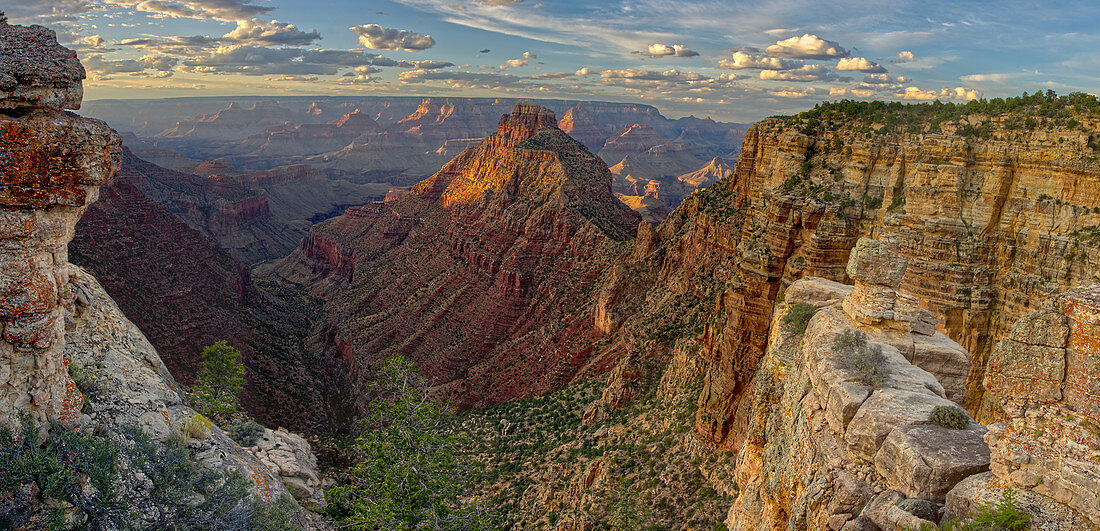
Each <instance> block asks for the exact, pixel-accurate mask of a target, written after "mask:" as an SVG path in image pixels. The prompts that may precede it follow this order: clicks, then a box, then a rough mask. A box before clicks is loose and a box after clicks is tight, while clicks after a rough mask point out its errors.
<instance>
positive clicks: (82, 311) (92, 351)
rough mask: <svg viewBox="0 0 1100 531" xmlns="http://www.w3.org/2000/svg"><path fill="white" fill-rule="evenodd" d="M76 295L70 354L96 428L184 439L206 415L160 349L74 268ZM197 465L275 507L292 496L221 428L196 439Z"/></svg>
mask: <svg viewBox="0 0 1100 531" xmlns="http://www.w3.org/2000/svg"><path fill="white" fill-rule="evenodd" d="M67 270H68V274H69V286H70V287H71V289H72V290H73V292H74V293H75V294H76V295H75V302H74V303H73V305H72V306H71V313H69V314H68V316H67V322H66V329H67V334H66V338H67V344H66V346H65V354H66V355H67V356H68V357H69V358H70V359H71V360H72V363H73V364H74V367H75V368H76V371H75V372H77V373H79V374H81V385H82V386H84V387H85V388H86V389H88V390H89V391H88V393H89V397H88V398H89V400H88V407H87V408H86V411H87V412H88V414H89V416H90V420H91V422H92V423H94V424H96V425H98V426H101V427H103V428H105V429H107V430H108V431H109V432H110V433H111V434H112V435H113V436H114V438H115V439H116V440H117V439H120V438H122V429H123V428H124V427H127V426H137V427H139V428H141V430H142V431H144V432H145V433H146V434H148V435H150V436H152V437H154V438H155V439H157V440H159V441H164V440H167V439H168V438H169V437H170V436H172V435H173V434H174V433H177V432H179V431H180V430H181V429H182V428H183V426H184V425H185V424H186V423H187V421H188V420H189V419H192V418H194V417H196V416H197V415H198V413H196V412H195V410H193V409H191V408H190V407H188V406H187V404H186V402H185V400H184V396H183V391H182V389H181V388H180V386H179V384H178V383H176V380H175V378H173V377H172V374H171V373H170V372H169V371H168V367H167V366H166V365H165V364H164V362H163V361H161V358H160V355H159V354H157V351H156V349H155V348H153V345H151V344H150V343H149V341H148V340H147V339H146V338H145V335H144V334H142V333H141V330H138V328H137V327H136V326H134V324H133V323H131V322H130V320H129V319H127V318H126V316H125V315H123V314H122V312H121V311H120V310H119V309H118V306H116V305H115V303H114V301H112V300H111V297H110V296H108V295H107V292H106V291H104V290H103V287H102V286H101V285H100V284H99V282H97V281H96V279H95V278H94V277H92V276H91V275H89V274H88V273H86V272H84V271H83V270H81V269H79V268H76V267H74V266H68V267H67ZM188 446H189V447H190V448H191V449H192V450H193V452H194V458H195V460H196V461H198V462H200V463H202V464H203V465H204V466H205V467H207V468H210V469H212V470H218V471H222V472H226V471H229V470H239V471H241V472H243V473H244V474H245V477H247V478H248V479H249V481H250V482H251V483H252V485H253V489H254V492H255V493H256V494H258V495H260V496H261V497H262V498H263V499H264V500H265V501H268V502H271V501H274V500H275V499H277V498H278V497H279V495H280V494H286V489H285V488H283V485H282V483H281V482H280V481H279V476H278V475H276V473H274V472H272V470H273V469H269V468H268V467H266V466H264V464H263V463H262V462H261V461H260V460H258V459H257V458H256V457H255V456H253V455H252V453H251V452H249V451H248V450H245V449H243V448H241V447H240V445H238V444H237V443H236V442H234V441H233V440H232V439H230V438H229V436H228V435H226V434H225V432H223V431H222V430H221V429H220V428H218V427H217V426H210V427H209V434H208V435H207V436H205V437H202V438H198V439H196V438H190V439H189V440H188Z"/></svg>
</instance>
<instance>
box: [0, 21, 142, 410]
mask: <svg viewBox="0 0 1100 531" xmlns="http://www.w3.org/2000/svg"><path fill="white" fill-rule="evenodd" d="M83 79H84V68H83V67H82V66H81V65H80V62H79V61H78V60H77V57H76V53H75V52H73V51H71V50H67V49H65V48H62V47H61V46H59V45H58V44H57V39H56V36H55V34H54V32H53V31H51V30H48V29H46V28H44V27H41V26H12V25H9V24H8V23H7V22H6V21H2V20H0V232H2V233H3V240H2V242H0V320H2V322H3V338H2V340H0V358H2V359H0V412H2V413H3V416H4V417H5V420H11V419H12V418H13V417H14V415H16V414H17V413H18V412H20V411H23V412H29V413H30V414H31V416H32V417H33V418H34V419H35V420H37V421H39V422H42V421H47V420H48V421H57V422H60V423H62V424H65V425H68V426H73V425H76V424H78V423H79V421H80V409H81V406H82V405H83V403H84V399H83V397H82V396H81V394H80V392H79V391H78V390H77V389H76V386H75V384H74V383H73V381H72V379H71V378H70V377H69V373H68V370H67V367H68V362H67V361H66V359H65V357H64V353H63V351H64V346H65V334H64V330H65V314H66V312H67V311H70V310H71V308H72V305H73V301H74V294H73V292H72V291H71V290H70V289H68V288H69V279H68V270H67V268H66V266H67V264H68V249H67V245H68V243H69V240H70V239H72V237H73V228H74V226H75V225H76V222H77V220H78V219H79V218H80V216H81V214H82V213H83V212H84V209H85V207H87V206H88V204H89V203H91V202H92V201H95V199H96V197H97V192H98V188H99V186H100V185H103V184H105V183H107V182H108V181H109V180H110V179H111V178H113V177H114V176H115V174H116V173H117V172H118V167H119V154H120V151H121V147H122V139H121V138H120V137H119V136H118V134H117V133H115V132H114V131H113V130H111V128H109V127H107V124H105V123H103V122H101V121H99V120H90V119H85V118H80V117H78V116H75V115H73V114H71V113H67V112H65V109H78V108H79V107H80V100H81V96H82V94H83V89H82V86H81V81H82V80H83Z"/></svg>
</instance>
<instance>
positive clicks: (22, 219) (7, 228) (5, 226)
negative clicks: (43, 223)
mask: <svg viewBox="0 0 1100 531" xmlns="http://www.w3.org/2000/svg"><path fill="white" fill-rule="evenodd" d="M32 232H34V212H31V211H27V210H6V211H3V212H0V238H3V239H15V238H25V237H27V236H30V235H31V233H32Z"/></svg>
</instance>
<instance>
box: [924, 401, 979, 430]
mask: <svg viewBox="0 0 1100 531" xmlns="http://www.w3.org/2000/svg"><path fill="white" fill-rule="evenodd" d="M928 421H929V422H931V423H932V424H936V425H939V426H943V427H944V428H950V429H953V430H965V429H966V427H967V426H969V425H970V415H967V414H966V412H965V411H963V410H961V409H959V408H957V407H950V406H936V407H934V408H932V413H930V414H929V415H928Z"/></svg>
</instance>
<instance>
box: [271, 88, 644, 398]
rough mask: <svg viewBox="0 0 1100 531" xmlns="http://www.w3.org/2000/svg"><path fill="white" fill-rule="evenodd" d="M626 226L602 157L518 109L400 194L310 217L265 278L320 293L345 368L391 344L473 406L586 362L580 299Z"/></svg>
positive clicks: (332, 345) (589, 334)
mask: <svg viewBox="0 0 1100 531" xmlns="http://www.w3.org/2000/svg"><path fill="white" fill-rule="evenodd" d="M637 223H638V216H637V214H636V213H634V212H632V211H631V210H630V209H628V208H627V207H626V206H625V205H623V204H622V203H621V202H620V201H619V200H618V199H616V198H615V196H614V195H613V194H612V193H611V175H610V173H609V172H608V170H607V166H606V165H605V164H604V163H603V162H602V161H601V160H600V159H599V158H597V157H596V156H595V155H593V154H592V153H591V152H589V151H588V150H587V149H585V148H584V146H583V145H582V144H580V143H579V142H577V141H575V140H573V139H572V138H570V137H569V136H568V135H566V134H565V133H563V132H562V131H561V130H560V129H558V126H557V122H556V120H555V119H554V115H553V113H552V112H550V111H548V110H546V109H543V108H541V107H537V106H531V105H524V104H517V105H516V107H515V109H514V111H513V113H512V114H511V115H505V116H504V117H503V118H501V120H500V124H499V127H498V129H497V132H496V133H494V134H492V135H490V136H489V137H488V138H486V139H485V140H483V141H482V142H480V143H479V144H477V145H476V146H473V147H471V148H469V149H467V150H465V151H464V152H463V153H462V154H461V155H459V156H458V157H456V158H455V159H454V160H452V161H451V162H449V163H447V164H446V165H445V166H444V167H443V169H442V170H440V171H439V172H438V173H436V174H435V175H433V176H432V177H430V178H428V179H426V180H424V181H422V182H421V183H419V184H417V185H416V186H415V187H413V189H412V191H411V193H409V194H406V195H404V196H402V197H401V198H399V199H397V200H395V201H390V202H386V203H374V204H370V205H365V206H363V207H356V208H351V209H348V211H347V212H346V213H345V214H344V215H342V216H340V217H339V218H337V219H335V220H332V221H330V222H326V223H322V224H319V225H317V226H315V227H314V228H313V229H312V230H311V231H310V234H309V236H308V237H307V238H306V240H305V241H304V242H303V244H302V245H301V247H300V248H299V249H298V250H296V251H295V252H294V253H293V254H292V255H291V256H290V257H288V258H287V259H285V260H283V261H282V262H280V263H279V264H278V265H277V266H276V267H275V268H274V273H275V275H276V276H278V277H281V278H284V279H289V280H293V281H296V282H302V283H305V284H306V285H307V286H308V288H309V290H310V292H311V293H312V294H314V295H317V296H320V297H323V298H325V299H326V303H325V307H324V312H323V314H322V318H323V319H327V320H328V322H327V323H324V326H323V327H322V328H323V330H320V331H318V333H319V335H320V336H321V337H323V338H324V340H325V347H326V351H327V352H328V354H329V355H330V356H334V357H339V358H341V359H343V360H344V362H345V363H346V364H347V371H348V372H349V373H350V374H352V375H353V377H354V376H357V375H365V374H364V373H365V371H367V370H369V369H371V368H372V367H376V366H377V363H378V362H379V361H381V360H382V359H383V358H386V357H389V356H391V355H394V354H404V355H406V356H407V357H409V358H410V359H412V360H413V361H414V362H416V363H417V365H418V366H419V367H420V369H421V370H422V372H423V373H424V374H425V376H427V377H428V378H429V380H430V381H431V383H432V384H433V385H437V386H439V387H440V392H442V393H443V394H445V395H446V396H447V397H449V398H452V399H454V400H455V401H456V402H457V403H458V404H459V405H461V406H475V405H486V404H492V403H496V402H500V401H502V400H506V399H509V398H514V397H518V396H529V395H532V394H536V393H539V392H542V391H546V390H550V389H555V388H558V387H560V386H562V385H564V384H566V383H568V382H569V381H571V380H572V379H573V378H574V377H575V376H576V375H577V374H578V373H579V372H580V371H581V370H582V369H583V368H584V367H585V366H586V365H591V364H594V363H595V364H598V363H599V360H594V359H593V358H592V357H591V356H590V353H591V343H592V338H593V333H594V331H593V330H592V327H591V321H590V316H589V315H588V312H587V311H586V301H588V300H589V298H590V295H591V291H592V289H593V287H594V284H595V282H596V280H597V279H598V278H599V277H600V276H601V274H602V273H603V272H604V269H605V266H606V264H607V263H609V259H608V257H610V256H614V255H616V254H618V252H619V251H618V250H617V249H618V248H619V247H621V246H622V244H621V243H619V242H622V241H624V240H627V239H629V238H630V237H632V236H633V234H634V231H635V227H636V225H637Z"/></svg>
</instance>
